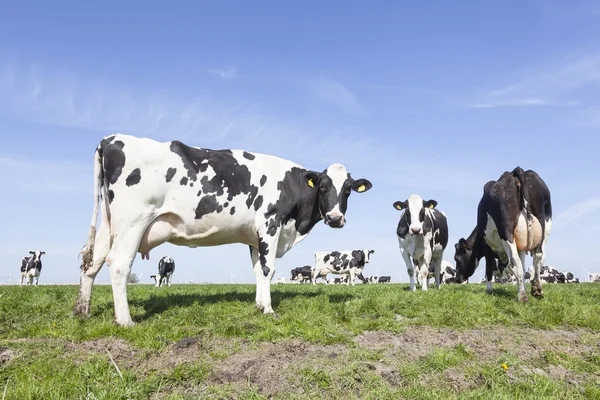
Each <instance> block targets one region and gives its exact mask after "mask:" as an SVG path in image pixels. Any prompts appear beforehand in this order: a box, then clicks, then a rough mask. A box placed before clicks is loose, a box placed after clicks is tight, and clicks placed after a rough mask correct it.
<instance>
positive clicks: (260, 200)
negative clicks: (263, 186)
mask: <svg viewBox="0 0 600 400" xmlns="http://www.w3.org/2000/svg"><path fill="white" fill-rule="evenodd" d="M262 204H263V197H262V196H258V197H257V198H256V200H254V211H258V209H259V208H260V206H262Z"/></svg>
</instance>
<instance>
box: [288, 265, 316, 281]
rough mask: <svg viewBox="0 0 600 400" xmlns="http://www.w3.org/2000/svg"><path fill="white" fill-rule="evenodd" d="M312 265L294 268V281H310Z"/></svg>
mask: <svg viewBox="0 0 600 400" xmlns="http://www.w3.org/2000/svg"><path fill="white" fill-rule="evenodd" d="M311 270H312V268H311V266H310V265H305V266H304V267H297V268H294V269H293V270H292V278H291V280H292V281H298V282H300V283H308V282H310V273H311Z"/></svg>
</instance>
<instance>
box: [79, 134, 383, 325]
mask: <svg viewBox="0 0 600 400" xmlns="http://www.w3.org/2000/svg"><path fill="white" fill-rule="evenodd" d="M94 174H95V175H94V181H95V186H94V191H95V194H94V211H93V215H92V221H91V227H90V232H89V236H88V240H87V243H86V245H85V246H84V248H83V250H82V252H81V256H82V262H81V283H80V289H79V295H78V299H77V303H76V305H75V309H74V313H75V314H83V315H88V314H89V308H90V298H91V292H92V285H93V282H94V278H95V277H96V275H97V274H98V271H99V270H100V268H102V265H103V264H104V262H105V261H106V263H107V264H108V265H109V266H110V275H111V281H112V288H113V299H114V306H115V318H116V321H117V323H118V324H120V325H124V326H131V325H133V324H134V323H133V321H132V319H131V315H130V313H129V305H128V301H127V284H126V281H127V276H129V272H130V270H131V265H132V263H133V260H134V258H135V256H136V254H137V253H138V252H139V253H141V254H142V257H143V258H148V256H149V253H150V251H151V250H152V249H153V248H155V247H157V246H159V245H161V244H163V243H166V242H168V243H172V244H175V245H179V246H187V247H198V246H217V245H222V244H230V243H242V244H246V245H248V246H249V247H250V255H251V259H252V264H253V267H254V273H255V276H256V306H257V307H258V308H259V309H260V310H263V311H264V313H265V314H267V313H273V308H272V307H271V291H270V284H271V279H272V277H273V274H274V272H275V259H276V258H281V257H282V256H283V255H284V254H285V253H286V252H287V251H289V250H290V249H291V248H292V247H293V246H294V245H295V244H297V243H298V242H300V241H301V240H303V239H304V238H305V237H306V235H308V233H309V232H310V231H311V229H312V228H313V227H314V226H315V225H316V224H317V223H318V222H319V221H321V220H323V221H324V222H325V224H326V225H329V226H330V227H332V228H341V227H343V226H344V224H345V223H346V217H345V213H346V208H347V202H348V196H349V195H350V192H351V191H352V190H354V191H356V192H359V193H362V192H365V191H367V190H369V189H370V188H371V183H370V182H369V181H367V180H365V179H357V180H354V179H353V178H352V177H351V176H350V174H349V173H348V171H347V170H346V168H345V167H344V166H343V165H341V164H333V165H331V166H329V167H328V168H327V169H325V170H324V171H323V172H315V171H310V170H307V169H305V168H304V167H302V166H300V165H298V164H295V163H292V162H291V161H287V160H284V159H281V158H278V157H274V156H269V155H263V154H257V153H249V152H246V151H242V150H209V149H202V148H196V147H190V146H187V145H185V144H183V143H181V142H179V141H171V142H167V143H160V142H157V141H154V140H151V139H144V138H136V137H133V136H128V135H121V134H118V135H113V136H109V137H107V138H105V139H104V140H102V141H101V142H100V144H99V145H98V147H97V149H96V153H95V162H94ZM99 208H100V209H101V211H102V219H101V222H100V228H99V230H98V232H96V222H97V218H98V211H99Z"/></svg>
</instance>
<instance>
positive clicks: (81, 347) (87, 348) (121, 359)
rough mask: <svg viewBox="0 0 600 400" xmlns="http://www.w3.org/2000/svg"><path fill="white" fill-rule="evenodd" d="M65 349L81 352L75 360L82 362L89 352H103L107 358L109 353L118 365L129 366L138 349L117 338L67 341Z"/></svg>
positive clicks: (133, 360) (133, 361)
mask: <svg viewBox="0 0 600 400" xmlns="http://www.w3.org/2000/svg"><path fill="white" fill-rule="evenodd" d="M66 348H67V350H69V351H70V352H75V353H78V354H81V355H82V357H79V358H78V359H77V360H78V361H79V362H83V361H84V360H85V358H86V357H85V356H89V355H91V354H103V355H106V356H107V358H108V354H110V355H111V357H112V358H113V360H115V362H116V363H118V364H119V366H124V367H130V366H132V365H134V364H135V363H136V362H135V358H136V356H137V354H138V351H137V350H135V349H134V348H133V347H132V346H131V345H129V344H128V343H127V342H126V341H125V340H123V339H119V338H102V339H96V340H88V341H85V342H69V343H67V344H66Z"/></svg>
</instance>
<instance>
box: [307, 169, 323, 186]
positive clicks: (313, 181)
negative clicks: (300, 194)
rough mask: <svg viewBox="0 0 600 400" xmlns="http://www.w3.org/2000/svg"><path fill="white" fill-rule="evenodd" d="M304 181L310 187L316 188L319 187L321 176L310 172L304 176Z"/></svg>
mask: <svg viewBox="0 0 600 400" xmlns="http://www.w3.org/2000/svg"><path fill="white" fill-rule="evenodd" d="M304 179H305V181H306V184H307V185H308V186H309V187H311V188H314V187H315V186H317V182H318V181H319V174H318V173H316V172H314V171H308V172H307V173H306V174H304Z"/></svg>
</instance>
